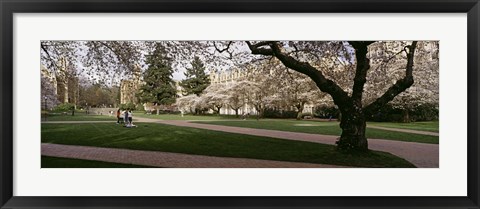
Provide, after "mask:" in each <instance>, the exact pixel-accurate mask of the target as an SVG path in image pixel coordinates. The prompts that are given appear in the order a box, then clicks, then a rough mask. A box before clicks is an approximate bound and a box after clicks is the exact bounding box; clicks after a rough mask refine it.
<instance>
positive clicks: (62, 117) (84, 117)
mask: <svg viewBox="0 0 480 209" xmlns="http://www.w3.org/2000/svg"><path fill="white" fill-rule="evenodd" d="M42 117H44V116H42ZM46 119H47V121H117V118H116V117H114V116H106V115H85V114H78V113H75V115H74V116H72V115H71V114H68V115H61V114H55V115H54V114H49V115H48V116H47V118H46Z"/></svg>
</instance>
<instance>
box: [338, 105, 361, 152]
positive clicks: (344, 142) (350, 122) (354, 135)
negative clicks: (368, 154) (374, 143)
mask: <svg viewBox="0 0 480 209" xmlns="http://www.w3.org/2000/svg"><path fill="white" fill-rule="evenodd" d="M366 125H367V124H366V121H365V116H364V114H363V113H362V112H361V111H355V110H344V111H342V119H341V121H340V128H342V135H341V136H340V139H339V140H338V141H337V145H338V147H337V148H338V149H339V150H341V151H347V152H352V151H359V152H365V151H368V142H367V138H366V137H365V129H366Z"/></svg>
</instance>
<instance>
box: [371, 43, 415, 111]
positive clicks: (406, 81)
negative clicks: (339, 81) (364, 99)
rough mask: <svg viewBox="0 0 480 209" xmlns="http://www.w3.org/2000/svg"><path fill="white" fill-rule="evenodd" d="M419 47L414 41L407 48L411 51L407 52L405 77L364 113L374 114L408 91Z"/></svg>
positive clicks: (411, 83)
mask: <svg viewBox="0 0 480 209" xmlns="http://www.w3.org/2000/svg"><path fill="white" fill-rule="evenodd" d="M416 47H417V41H413V42H412V44H411V45H410V46H407V48H408V49H409V50H408V52H407V66H406V70H405V77H403V78H402V79H400V80H397V82H395V84H394V85H393V86H391V87H390V88H389V89H388V90H387V91H386V92H385V93H384V94H383V95H382V96H381V97H379V98H378V99H377V100H375V101H374V102H372V103H371V104H369V105H368V106H366V107H365V108H364V112H365V113H367V114H371V113H373V111H376V110H378V109H379V108H380V107H382V106H384V105H386V104H387V103H388V102H390V101H392V100H393V98H395V96H397V95H398V94H400V93H402V92H403V91H405V90H406V89H408V88H410V86H412V85H413V82H414V80H413V73H412V72H413V62H414V55H415V48H416Z"/></svg>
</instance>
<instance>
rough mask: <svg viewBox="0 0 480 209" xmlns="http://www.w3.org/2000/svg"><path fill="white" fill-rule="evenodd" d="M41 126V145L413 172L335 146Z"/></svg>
mask: <svg viewBox="0 0 480 209" xmlns="http://www.w3.org/2000/svg"><path fill="white" fill-rule="evenodd" d="M137 125H138V127H137V128H124V127H122V126H120V125H115V124H103V123H96V124H95V123H90V124H43V125H42V135H41V136H42V143H56V144H70V145H83V146H97V147H113V148H125V149H136V150H150V151H165V152H176V153H186V154H198V155H209V156H222V157H241V158H253V159H266V160H279V161H292V162H308V163H320V164H333V165H345V166H356V167H414V166H413V165H412V164H411V163H409V162H407V161H406V160H404V159H402V158H399V157H396V156H394V155H391V154H390V153H385V152H377V151H371V152H369V153H368V154H362V155H360V154H357V155H349V154H343V153H340V152H337V151H336V150H335V146H333V145H325V144H319V143H311V142H301V141H293V140H284V139H276V138H268V137H259V136H250V135H242V134H234V133H226V132H218V131H211V130H204V129H196V128H186V127H177V126H170V125H163V124H155V123H137Z"/></svg>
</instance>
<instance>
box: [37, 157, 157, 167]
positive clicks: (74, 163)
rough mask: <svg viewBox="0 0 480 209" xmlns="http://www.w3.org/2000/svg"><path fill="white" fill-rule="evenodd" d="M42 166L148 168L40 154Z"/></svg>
mask: <svg viewBox="0 0 480 209" xmlns="http://www.w3.org/2000/svg"><path fill="white" fill-rule="evenodd" d="M42 168H150V167H147V166H141V165H132V164H121V163H110V162H103V161H96V160H79V159H71V158H61V157H49V156H42Z"/></svg>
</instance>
